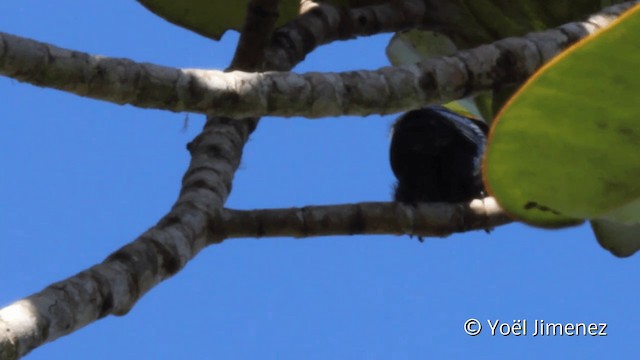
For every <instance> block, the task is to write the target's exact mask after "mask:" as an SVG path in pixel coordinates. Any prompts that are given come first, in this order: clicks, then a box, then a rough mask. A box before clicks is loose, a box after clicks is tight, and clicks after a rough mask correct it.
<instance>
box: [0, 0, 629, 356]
mask: <svg viewBox="0 0 640 360" xmlns="http://www.w3.org/2000/svg"><path fill="white" fill-rule="evenodd" d="M633 3H636V2H633ZM390 4H391V5H388V6H390V7H387V8H385V7H384V6H382V7H372V8H362V9H354V10H352V11H350V12H344V11H337V10H336V9H335V8H332V7H327V6H325V5H322V6H319V7H314V8H312V9H311V10H309V11H307V12H306V13H305V14H304V15H303V17H306V18H305V19H308V20H303V18H301V19H298V20H296V22H293V23H291V24H289V25H287V26H285V27H283V28H282V29H281V30H280V31H279V32H278V35H276V36H274V37H272V38H271V39H270V40H269V39H268V37H265V34H271V29H269V26H270V25H269V24H270V23H271V22H272V20H273V19H272V16H271V17H270V16H269V15H268V14H273V13H274V10H273V6H277V1H271V0H264V1H262V0H254V1H252V6H254V10H252V11H249V14H248V16H249V17H251V16H257V18H254V19H253V20H252V21H257V22H262V23H264V24H265V25H263V26H264V28H261V29H260V28H255V29H253V30H251V29H250V27H246V28H245V29H244V33H243V35H242V37H241V44H240V46H239V49H238V56H237V57H236V59H234V64H232V67H234V68H236V69H243V70H249V71H252V70H259V69H261V64H266V66H267V67H266V69H275V68H277V69H279V70H288V69H290V68H292V67H293V66H294V65H295V63H296V62H297V61H299V60H302V59H303V58H304V56H306V54H307V53H308V52H309V51H311V50H312V49H313V48H315V47H316V46H318V45H319V44H323V43H328V42H331V41H333V40H336V39H342V38H350V37H353V36H356V35H360V34H367V33H375V32H381V31H390V30H398V29H402V28H405V27H410V26H414V25H415V24H417V23H420V22H421V21H423V19H422V18H423V16H424V13H425V9H424V8H423V7H422V6H421V2H420V1H392V2H391V3H390ZM398 4H401V5H398ZM631 4H632V3H627V4H626V5H624V6H617V7H612V8H609V9H608V10H606V11H605V12H604V13H603V15H599V16H598V17H596V18H592V19H591V20H590V21H587V22H582V23H574V24H569V25H566V26H563V27H561V28H559V29H556V30H549V31H546V32H543V33H538V34H531V35H528V36H526V37H524V38H521V39H506V40H502V41H499V42H496V43H494V44H492V45H486V46H482V47H480V48H477V49H474V50H471V51H466V52H461V53H458V54H456V55H455V56H452V57H447V58H440V59H433V60H429V61H427V62H424V63H421V64H418V65H415V66H408V67H402V68H385V69H380V70H378V71H361V72H347V73H341V74H318V73H310V74H303V75H297V74H292V73H277V72H276V73H269V72H265V73H257V74H256V73H242V72H230V73H229V72H227V73H225V72H220V71H206V70H186V69H174V68H168V67H162V66H157V65H152V64H139V63H135V62H133V61H131V60H126V59H112V58H106V57H99V56H92V55H88V54H85V53H80V52H76V51H70V50H64V49H60V48H57V47H54V46H51V45H48V44H43V43H39V42H35V41H32V40H28V39H24V38H20V37H16V36H12V35H8V34H2V33H0V74H3V75H5V76H9V77H12V78H15V79H17V80H20V81H26V82H30V83H32V84H35V85H40V86H46V87H52V88H58V89H61V90H64V91H68V92H72V93H76V94H79V95H82V96H88V97H93V98H98V99H103V100H107V101H111V102H114V103H118V104H125V103H128V104H132V105H135V106H140V107H150V108H159V109H166V110H171V111H193V112H201V113H207V114H221V115H227V116H233V117H238V118H240V117H243V116H258V115H263V114H276V115H282V116H293V115H304V116H308V117H319V116H328V115H340V114H361V115H363V114H369V113H374V112H378V113H389V112H396V111H401V110H405V109H409V108H413V107H418V106H422V105H424V104H426V103H432V102H440V101H445V100H450V99H455V98H459V97H462V96H465V95H468V94H470V93H473V92H475V91H479V90H483V89H486V88H491V87H493V86H496V85H498V84H500V83H514V82H519V81H522V80H523V79H524V78H525V77H526V76H528V75H529V74H531V73H532V72H533V71H534V70H535V69H536V68H537V67H539V66H540V65H541V64H542V63H544V62H545V61H547V60H548V59H549V58H551V57H552V56H553V55H555V54H556V53H558V52H559V51H561V50H562V49H564V48H566V47H567V46H568V45H569V44H571V43H573V42H575V41H576V40H578V39H580V38H582V37H584V36H586V35H587V34H589V33H591V32H593V31H594V30H595V29H597V28H599V27H602V26H605V25H606V24H607V23H608V22H610V21H611V20H612V19H613V18H615V16H617V15H618V14H620V13H621V12H622V11H623V10H625V9H626V8H628V7H630V6H631ZM250 8H251V7H250ZM255 9H259V10H260V11H255ZM316 9H317V10H316ZM259 13H262V14H267V16H266V17H264V18H260V16H261V15H260V14H259ZM256 19H258V20H256ZM252 34H253V35H252ZM287 34H288V35H287ZM243 42H244V43H243ZM252 44H256V48H257V49H258V51H257V52H258V53H260V52H263V53H264V51H262V50H260V48H267V46H268V49H267V52H268V53H269V54H271V55H273V56H272V57H270V58H269V59H270V61H267V62H265V61H263V60H264V59H260V58H258V59H255V58H252V59H248V58H246V57H248V56H256V55H255V54H256V51H254V50H255V49H251V45H252ZM241 49H244V50H241ZM241 53H245V54H246V55H242V54H241ZM249 54H251V55H249ZM274 54H276V55H274ZM273 59H277V61H275V60H273ZM256 123H257V120H256V119H239V120H234V119H231V118H223V117H210V118H209V119H208V121H207V124H206V125H205V128H204V130H203V132H202V133H201V134H200V135H198V136H197V137H196V139H194V141H193V142H191V143H190V144H189V146H188V149H189V151H190V153H191V156H192V159H191V162H190V164H189V168H188V169H187V171H186V173H185V176H184V178H183V182H182V188H181V191H180V195H179V198H178V200H177V201H176V204H175V205H174V206H173V208H172V210H171V211H170V212H169V214H167V215H166V216H165V217H164V218H162V219H161V220H160V221H159V222H158V224H156V225H155V226H154V227H152V228H151V229H149V230H148V231H146V232H145V233H143V234H142V235H140V236H139V237H138V238H137V239H136V240H134V241H133V242H131V243H130V244H128V245H126V246H125V247H123V248H121V249H119V250H118V251H116V252H115V253H113V254H112V255H110V256H109V257H108V258H107V259H106V260H105V261H104V262H102V263H101V264H98V265H95V266H93V267H91V268H90V269H87V270H85V271H83V272H80V273H79V274H77V275H75V276H73V277H70V278H68V279H66V280H63V281H61V282H58V283H56V284H53V285H51V286H49V287H47V288H46V289H44V290H43V291H41V292H39V293H37V294H34V295H31V296H29V297H27V298H24V299H22V300H20V301H18V302H16V303H14V304H11V305H9V306H7V307H5V308H3V309H1V310H0V359H16V358H19V357H21V356H23V355H25V354H27V353H28V352H29V351H31V350H32V349H34V348H36V347H38V346H40V345H42V344H44V343H46V342H48V341H52V340H55V339H56V338H59V337H60V336H63V335H66V334H69V333H71V332H73V331H75V330H77V329H79V328H81V327H83V326H85V325H88V324H90V323H91V322H93V321H95V320H97V319H99V318H102V317H104V316H107V315H109V314H114V315H122V314H126V313H127V312H128V311H129V310H130V309H131V308H132V307H133V306H134V304H135V303H136V301H137V300H138V299H139V298H140V297H141V296H142V295H143V294H144V293H146V292H147V291H148V290H150V289H151V288H152V287H154V286H155V285H157V284H158V283H159V282H161V281H163V280H165V279H167V278H168V277H170V276H171V275H173V274H175V273H176V272H178V271H179V270H180V269H182V268H183V267H184V266H185V265H186V263H187V262H188V261H189V260H190V259H192V258H193V257H194V256H195V255H196V254H197V253H198V252H199V251H200V250H202V249H203V248H204V247H205V246H206V245H208V244H211V243H216V242H220V241H222V240H224V239H225V238H232V237H240V236H276V235H277V236H282V235H288V236H317V235H332V234H355V233H367V234H368V233H374V234H378V233H393V234H400V233H410V234H416V235H436V236H442V235H445V234H447V233H449V232H453V231H464V230H469V229H479V228H488V227H491V226H494V225H499V224H502V223H505V222H507V221H508V219H507V218H506V217H505V216H504V214H503V213H502V212H501V211H500V209H499V208H497V206H496V205H495V203H494V202H491V201H490V200H486V201H485V202H482V201H476V202H474V203H472V204H468V205H465V204H462V205H456V204H449V205H446V204H432V205H424V206H423V205H420V206H419V207H418V208H417V209H414V208H412V207H407V206H404V205H398V204H355V205H341V206H333V207H308V208H303V209H288V210H287V209H285V210H256V211H237V210H224V209H223V208H222V206H223V204H224V202H225V200H226V198H227V196H228V194H229V191H230V189H231V184H232V179H233V174H234V172H235V170H236V169H237V167H238V164H239V162H240V157H241V155H242V149H243V146H244V144H245V143H246V141H247V139H248V137H249V135H250V133H251V131H252V130H253V129H254V128H255V125H256ZM278 224H280V225H278Z"/></svg>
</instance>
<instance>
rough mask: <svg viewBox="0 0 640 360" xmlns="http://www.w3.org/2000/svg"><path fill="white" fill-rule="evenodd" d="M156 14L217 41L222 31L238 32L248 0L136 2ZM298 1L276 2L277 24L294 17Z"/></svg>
mask: <svg viewBox="0 0 640 360" xmlns="http://www.w3.org/2000/svg"><path fill="white" fill-rule="evenodd" d="M138 2H139V3H140V4H142V5H143V6H144V7H146V8H147V9H149V10H150V11H152V12H153V13H155V14H156V15H158V16H160V17H162V18H164V19H165V20H167V21H169V22H172V23H174V24H176V25H178V26H181V27H183V28H186V29H189V30H191V31H193V32H196V33H198V34H200V35H202V36H206V37H208V38H211V39H214V40H219V39H220V37H222V35H223V34H224V32H225V31H227V30H230V29H234V30H239V29H241V28H242V25H243V24H244V18H245V14H246V12H247V4H248V3H249V0H234V1H223V0H181V1H174V0H138ZM299 8H300V2H299V1H298V0H282V1H281V2H280V17H279V19H278V23H279V24H283V23H284V22H286V21H288V20H291V19H293V18H294V17H296V15H297V14H298V10H299Z"/></svg>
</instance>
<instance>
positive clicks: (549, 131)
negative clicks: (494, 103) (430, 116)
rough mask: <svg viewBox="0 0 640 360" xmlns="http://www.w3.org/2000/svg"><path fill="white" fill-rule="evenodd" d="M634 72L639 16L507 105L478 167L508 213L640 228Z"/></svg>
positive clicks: (547, 221)
mask: <svg viewBox="0 0 640 360" xmlns="http://www.w3.org/2000/svg"><path fill="white" fill-rule="evenodd" d="M639 65H640V8H639V7H636V8H634V10H632V11H630V12H629V13H627V14H626V15H625V16H623V17H622V18H621V19H620V20H618V21H617V22H616V23H615V24H614V25H612V26H611V27H609V28H608V29H606V30H604V31H601V32H600V33H598V34H597V35H595V36H592V37H590V38H588V39H586V40H584V41H582V42H580V43H578V44H577V45H576V46H574V47H572V48H571V49H569V50H568V51H566V52H565V53H564V54H563V55H561V56H560V57H558V58H556V59H555V60H554V61H552V62H551V63H550V64H549V65H547V66H545V67H544V68H543V69H542V70H541V71H540V72H539V73H538V74H537V75H536V76H534V77H533V78H532V79H530V80H529V81H528V82H527V84H525V85H524V86H523V88H522V89H521V90H520V91H519V92H518V94H517V95H516V96H514V97H513V98H512V99H511V100H510V102H509V104H508V105H507V106H506V107H505V109H503V111H502V113H501V114H500V115H499V116H498V118H497V119H496V121H495V122H494V126H493V128H492V131H491V134H490V138H489V145H488V148H487V152H486V155H485V162H484V177H485V182H486V185H487V186H488V188H489V190H490V192H491V194H492V195H494V196H495V197H496V198H497V200H498V202H499V203H500V204H501V205H502V206H503V207H504V209H505V210H506V211H508V212H509V213H511V214H513V215H514V216H515V217H516V218H519V219H521V220H523V221H525V222H528V223H530V224H534V225H539V226H549V227H554V226H562V225H566V224H569V223H571V222H572V221H579V220H581V219H595V218H603V219H607V221H613V222H616V223H620V222H625V223H626V224H630V225H629V226H631V225H632V224H633V223H635V222H638V220H640V213H639V212H640V211H639V210H640V206H637V204H638V203H636V202H637V201H638V200H640V107H639V106H638V94H639V93H640V71H638V66H639ZM609 228H610V227H609V226H607V229H609ZM624 232H625V236H626V237H628V233H629V231H628V229H627V230H624Z"/></svg>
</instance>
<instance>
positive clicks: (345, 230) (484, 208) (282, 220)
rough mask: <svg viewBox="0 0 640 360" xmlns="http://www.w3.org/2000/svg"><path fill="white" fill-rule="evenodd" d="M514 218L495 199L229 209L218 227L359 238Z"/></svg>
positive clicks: (243, 233)
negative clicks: (456, 201) (409, 203)
mask: <svg viewBox="0 0 640 360" xmlns="http://www.w3.org/2000/svg"><path fill="white" fill-rule="evenodd" d="M511 221H512V220H511V219H510V218H509V217H508V216H507V215H506V214H505V212H504V211H503V210H502V209H501V208H500V207H499V206H498V204H497V203H496V201H495V200H494V199H493V198H491V197H488V198H485V199H479V200H474V201H472V202H470V203H463V204H448V203H430V204H426V203H423V204H419V205H418V206H417V207H413V206H409V205H404V204H401V203H387V202H370V203H359V204H348V205H332V206H307V207H303V208H290V209H262V210H251V211H242V210H232V209H225V210H224V211H223V212H222V215H221V216H220V217H219V218H218V219H217V220H216V221H215V222H214V223H213V226H214V227H215V228H216V229H219V231H220V232H221V234H222V236H224V237H225V238H227V239H229V238H244V237H255V238H262V237H275V236H287V237H295V238H303V237H311V236H331V235H356V234H370V235H371V234H395V235H402V234H409V235H417V236H422V237H426V236H438V237H442V236H447V235H450V234H452V233H454V232H466V231H470V230H487V229H490V228H493V227H496V226H499V225H504V224H507V223H510V222H511Z"/></svg>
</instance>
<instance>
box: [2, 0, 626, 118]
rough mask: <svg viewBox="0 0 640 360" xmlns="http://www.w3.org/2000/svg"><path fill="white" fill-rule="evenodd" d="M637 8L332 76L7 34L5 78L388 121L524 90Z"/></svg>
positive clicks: (190, 104) (186, 105)
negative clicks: (210, 64) (150, 58)
mask: <svg viewBox="0 0 640 360" xmlns="http://www.w3.org/2000/svg"><path fill="white" fill-rule="evenodd" d="M636 3H638V1H633V2H628V3H624V4H620V5H616V6H612V7H610V8H607V9H605V10H604V11H603V12H601V13H599V14H597V15H595V16H592V17H591V18H590V19H589V20H587V21H584V22H577V23H570V24H566V25H563V26H561V27H559V28H556V29H553V30H547V31H544V32H539V33H532V34H529V35H526V36H524V37H522V38H508V39H503V40H500V41H497V42H495V43H493V44H490V45H484V46H480V47H478V48H475V49H472V50H468V51H461V52H459V53H457V54H455V55H453V56H450V57H441V58H436V59H429V60H426V61H424V62H422V63H419V64H416V65H411V66H404V67H387V68H382V69H379V70H377V71H352V72H344V73H326V74H321V73H307V74H302V75H299V74H294V73H288V72H267V73H261V74H255V73H245V72H231V73H224V72H221V71H214V70H197V69H187V70H180V69H175V68H169V67H162V66H158V65H152V64H139V63H135V62H132V61H130V60H126V59H113V58H104V57H97V56H91V55H88V54H82V53H77V52H71V51H69V50H63V49H59V48H56V47H53V46H51V45H46V44H43V43H39V42H35V41H32V40H27V39H22V38H18V37H15V36H11V35H7V34H1V33H0V73H1V74H4V75H6V76H9V77H13V78H15V79H18V80H20V81H27V82H30V83H33V84H36V85H41V86H49V87H54V88H58V89H61V90H65V91H69V92H73V93H76V94H78V95H82V96H88V97H93V98H97V99H103V100H107V101H111V102H115V103H119V104H125V103H128V104H132V105H135V106H139V107H144V108H147V107H151V108H159V109H165V110H171V111H192V112H200V113H208V114H216V115H223V116H229V117H234V118H241V117H248V116H262V115H277V116H296V115H300V116H306V117H310V118H316V117H325V116H335V115H345V114H348V115H369V114H372V113H379V114H387V113H395V112H400V111H404V110H409V109H414V108H418V107H421V106H423V105H425V104H432V103H443V102H447V101H450V100H455V99H459V98H462V97H465V96H468V95H470V94H473V93H476V92H480V91H484V90H490V89H493V88H500V87H503V86H507V85H513V84H518V83H521V82H522V81H524V80H525V79H526V78H527V77H529V76H530V75H531V74H533V73H534V72H535V71H536V70H537V69H538V68H539V67H540V66H542V65H543V64H544V63H545V62H547V61H548V60H549V59H551V58H552V57H553V56H555V55H557V54H558V53H560V52H561V51H562V50H564V49H566V48H567V47H568V46H570V45H571V44H573V43H575V42H576V41H577V40H579V39H582V38H584V37H586V36H587V35H589V34H591V33H593V32H595V31H596V30H598V29H600V28H602V27H604V26H606V25H608V24H609V23H611V21H613V20H614V19H615V18H616V17H617V16H619V15H620V14H621V13H622V12H624V11H625V10H627V9H629V8H630V7H631V6H633V5H634V4H636Z"/></svg>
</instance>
